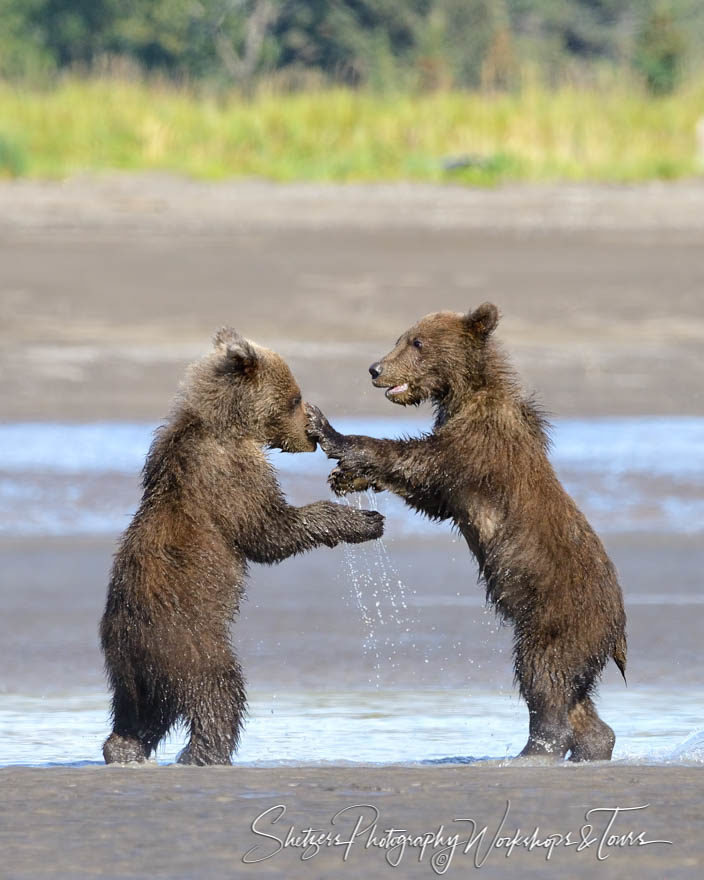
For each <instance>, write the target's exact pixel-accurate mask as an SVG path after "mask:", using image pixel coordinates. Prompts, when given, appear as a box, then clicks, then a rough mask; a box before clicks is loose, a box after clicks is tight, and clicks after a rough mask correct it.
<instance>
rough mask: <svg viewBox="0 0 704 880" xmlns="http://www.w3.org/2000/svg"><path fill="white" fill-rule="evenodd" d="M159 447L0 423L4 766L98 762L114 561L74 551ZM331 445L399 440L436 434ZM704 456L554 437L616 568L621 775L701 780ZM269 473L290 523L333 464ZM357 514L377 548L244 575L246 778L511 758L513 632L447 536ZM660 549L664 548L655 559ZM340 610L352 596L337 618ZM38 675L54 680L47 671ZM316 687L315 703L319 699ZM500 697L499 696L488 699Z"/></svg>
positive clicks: (682, 436)
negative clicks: (102, 646) (626, 646)
mask: <svg viewBox="0 0 704 880" xmlns="http://www.w3.org/2000/svg"><path fill="white" fill-rule="evenodd" d="M152 427H153V426H149V425H144V424H131V423H125V424H121V423H103V424H88V425H51V424H39V423H36V424H24V425H4V426H2V425H0V535H2V536H3V537H4V538H5V544H4V546H5V548H6V549H8V548H11V547H12V546H13V545H15V544H16V545H17V546H20V545H21V547H24V549H20V550H18V551H17V554H16V556H15V557H13V562H12V566H14V568H13V567H12V566H11V565H9V564H8V565H6V566H5V576H4V577H3V576H2V575H0V595H1V596H2V601H3V608H2V614H3V619H4V620H5V621H6V623H5V629H4V630H3V631H2V638H3V641H4V642H5V643H6V645H5V647H6V650H5V652H4V653H3V654H2V656H3V664H4V676H3V682H4V684H3V687H4V688H5V690H6V691H7V693H5V694H0V765H11V764H39V765H46V764H50V763H60V764H66V763H80V762H96V761H100V760H101V751H100V749H101V745H102V742H103V740H104V739H105V736H106V734H107V732H108V727H109V724H108V717H107V706H108V699H107V696H106V694H105V693H103V692H102V691H97V690H96V682H99V681H100V678H99V677H98V675H97V673H95V672H94V670H98V671H99V668H100V658H99V655H98V653H97V649H96V646H95V627H96V624H97V619H98V617H99V614H100V610H99V606H100V604H101V603H102V601H103V595H104V587H105V583H106V580H107V567H108V565H109V552H108V551H107V550H106V553H105V559H104V561H103V560H102V557H100V558H99V554H98V551H96V554H98V555H95V554H94V555H92V556H91V555H90V553H89V552H88V551H87V550H86V549H85V547H84V546H83V545H82V544H81V541H84V540H85V539H86V538H90V539H93V538H95V537H96V536H106V537H109V538H110V539H112V538H113V537H114V536H115V535H116V534H117V533H118V532H119V531H120V530H121V529H122V528H124V527H125V526H126V525H127V523H128V522H129V518H130V515H131V513H132V511H133V510H134V508H135V505H136V503H137V501H138V498H139V471H140V469H141V466H142V464H143V460H144V456H145V454H146V451H147V449H148V446H149V442H150V439H151V433H152ZM338 427H339V428H340V429H342V430H344V431H346V432H356V433H359V432H363V433H369V434H372V435H376V436H399V435H402V434H403V433H406V432H408V433H418V432H420V431H421V430H423V429H424V427H427V424H424V423H422V422H419V421H414V422H404V421H403V420H385V421H355V422H352V421H351V422H340V423H339V424H338ZM702 449H704V419H697V418H663V419H660V418H658V419H647V418H621V419H599V420H588V421H585V420H564V421H559V422H557V424H556V426H555V432H554V447H553V452H552V460H553V462H554V464H555V467H556V469H557V471H558V473H559V475H560V476H561V478H562V479H563V480H564V481H565V483H566V485H567V486H568V488H569V490H570V491H571V492H572V494H573V495H574V496H575V497H576V499H577V501H578V503H579V504H580V506H581V507H582V508H583V509H584V511H585V513H586V514H587V516H588V517H589V518H590V520H591V521H592V522H593V523H594V525H595V526H596V527H597V529H598V530H599V531H601V532H602V533H605V534H606V535H607V537H608V536H609V535H612V536H621V537H619V538H618V539H616V538H615V537H614V539H613V541H612V543H614V544H615V545H616V548H617V549H618V548H621V550H622V552H623V556H622V559H623V565H625V566H626V573H627V578H626V580H625V581H624V589H625V592H626V600H627V603H626V604H627V609H628V614H629V635H632V636H633V639H632V642H631V646H632V650H631V652H630V653H629V664H630V663H631V662H632V665H631V666H629V683H630V685H631V686H630V687H629V688H628V689H624V687H623V684H622V682H621V681H620V679H619V680H618V681H616V682H615V683H614V681H615V679H612V680H611V682H612V683H611V685H609V683H608V674H610V672H613V670H607V676H606V678H607V681H606V683H605V687H604V688H603V689H602V690H603V694H602V696H601V697H600V700H599V707H600V712H601V714H602V715H603V717H604V718H605V719H606V720H607V721H608V722H609V723H610V724H611V725H612V726H613V727H614V729H615V731H616V734H617V744H616V750H615V754H614V756H615V758H616V759H617V760H623V761H635V762H639V763H642V762H663V761H684V762H693V763H702V762H704V730H703V729H702V726H703V724H704V691H702V690H700V689H699V678H698V673H697V667H698V659H699V641H700V633H701V613H702V612H701V608H702V606H703V605H704V591H702V590H701V588H700V587H701V577H700V571H701V565H700V561H701V560H700V555H701V554H699V555H698V551H697V550H696V547H697V546H698V543H699V538H698V536H699V535H701V534H702V533H703V532H704V456H703V455H702ZM271 459H272V462H273V463H274V465H275V466H276V467H277V469H278V470H279V471H280V474H281V480H282V485H283V487H284V489H285V491H286V492H287V494H288V495H289V497H290V499H291V501H292V502H293V503H304V502H306V501H310V500H312V499H314V498H316V497H324V496H326V495H327V489H326V486H325V482H324V481H325V477H326V475H327V473H328V471H329V468H330V463H329V462H328V461H327V460H326V459H325V457H324V456H323V455H322V453H320V452H318V453H316V454H314V455H284V454H281V453H275V452H272V453H271ZM348 503H350V504H354V505H360V504H361V505H363V506H377V505H378V507H379V509H381V510H382V512H384V513H385V514H386V515H387V517H388V522H387V527H386V536H387V538H385V540H384V542H376V543H375V544H373V545H365V546H361V547H350V548H345V549H343V550H341V551H340V554H339V555H338V556H336V555H335V554H334V553H330V552H329V551H326V552H325V553H323V552H321V553H319V554H318V553H316V554H309V555H307V556H305V557H303V558H301V559H298V560H291V561H289V562H287V563H286V565H285V566H281V567H279V568H278V569H276V570H273V569H268V568H262V567H254V568H255V569H257V570H256V571H253V572H252V575H251V578H250V581H251V582H250V585H249V589H248V592H249V593H250V602H249V603H247V607H246V608H244V609H243V612H242V615H241V618H240V622H239V623H238V624H237V627H238V629H237V634H238V639H240V642H239V643H238V650H240V648H241V649H242V651H243V652H244V656H245V657H246V659H247V664H246V668H247V671H248V675H249V676H250V679H251V681H252V687H251V693H250V710H251V714H250V718H249V720H248V723H247V727H246V730H245V734H244V737H243V740H242V744H241V748H240V751H239V753H238V755H237V761H238V763H243V764H249V765H267V764H281V763H286V762H291V763H313V764H318V763H326V762H333V763H344V762H353V763H357V762H361V763H377V762H378V763H408V762H417V761H426V762H433V761H453V760H454V761H459V760H461V761H471V760H476V759H482V758H491V759H497V760H503V759H504V758H505V757H506V756H510V755H514V754H516V753H517V752H518V751H520V749H521V748H522V746H523V744H524V742H525V738H526V732H527V713H526V709H525V706H524V704H523V703H522V702H521V701H520V700H519V699H518V698H517V697H516V696H515V695H514V694H513V691H512V690H511V689H510V657H509V655H510V646H509V644H508V634H507V632H506V631H505V630H503V631H497V625H496V622H495V620H494V617H493V614H492V613H491V612H490V611H487V610H486V609H485V610H484V611H481V609H482V607H483V606H484V599H483V595H482V592H483V591H482V590H481V589H477V588H476V587H475V585H474V584H473V582H472V581H473V573H472V568H471V561H470V560H468V559H465V556H466V548H464V546H463V544H462V542H459V544H458V546H457V560H455V558H454V556H455V544H456V543H457V542H456V540H455V539H454V538H451V537H450V536H449V535H448V528H447V525H446V524H433V523H428V522H427V521H426V520H424V519H423V518H422V517H420V516H417V515H414V514H413V513H412V512H410V511H409V510H407V509H406V508H405V506H404V505H403V504H402V503H401V502H400V501H398V500H397V499H395V498H393V497H389V496H387V495H386V494H384V495H379V496H375V495H360V496H353V497H352V498H350V499H349V501H348ZM655 535H657V537H658V540H659V541H660V543H658V544H653V543H652V541H651V538H652V537H653V536H655ZM624 536H625V537H624ZM693 536H694V538H693ZM49 538H54V539H56V538H59V539H61V540H58V541H57V540H53V541H49V540H48V539H49ZM396 538H397V539H398V540H399V543H397V544H394V543H393V542H394V539H396ZM409 538H410V540H409ZM19 539H22V540H23V541H24V543H22V541H21V540H19ZM36 539H39V540H36ZM421 539H422V540H421ZM427 539H430V540H427ZM683 541H685V543H683ZM619 542H620V543H619ZM624 542H625V543H624ZM629 542H630V543H629ZM651 544H652V546H651ZM86 546H88V544H86ZM91 546H92V545H91ZM101 546H105V547H106V548H107V547H108V544H107V542H103V545H101ZM623 548H626V549H625V550H624V549H623ZM628 548H631V549H628ZM646 551H647V552H646ZM91 552H92V551H91ZM641 557H642V559H641ZM9 558H10V557H9V556H8V560H9ZM6 561H7V560H6ZM397 566H400V567H401V568H402V571H403V573H402V574H399V570H398V569H397ZM409 566H415V567H416V576H414V572H413V570H412V568H409ZM8 572H13V574H11V575H8ZM18 586H19V587H21V588H20V589H18ZM416 586H417V587H418V589H416ZM338 594H339V595H341V596H347V597H348V598H347V603H346V606H345V605H344V603H343V601H342V599H340V598H337V599H336V596H338ZM81 615H82V616H81ZM54 630H56V632H54ZM2 647H3V646H0V653H1V652H2ZM52 652H53V653H52ZM74 655H75V656H74ZM47 657H50V658H51V659H50V661H49V662H50V663H55V664H56V665H57V668H60V670H61V675H58V674H53V671H52V670H47V667H46V664H47ZM280 658H286V660H285V661H284V660H283V659H280ZM282 664H283V665H284V666H285V668H283V669H282V668H281V666H282ZM64 667H65V668H64ZM83 669H89V670H92V671H91V674H90V675H87V676H84V675H83V672H82V670H83ZM331 669H334V670H335V672H334V673H329V670H331ZM32 670H34V671H35V674H33V675H31V676H29V675H28V671H32ZM631 670H632V671H631ZM45 675H46V676H47V677H48V678H50V679H51V683H50V684H47V682H46V681H43V680H42V676H45ZM82 676H83V677H82ZM343 676H344V678H343ZM23 681H37V682H38V684H36V685H33V684H28V685H23V683H22V682H23ZM88 681H90V682H91V683H90V684H89V685H88V686H87V685H86V682H88ZM318 681H320V682H321V683H322V684H321V690H313V689H311V688H315V687H317V683H318ZM495 681H499V682H501V683H502V684H501V685H499V686H496V687H494V686H493V685H494V682H495ZM274 682H279V683H280V684H273V683H274ZM285 683H287V684H288V687H286V684H285ZM414 683H417V684H418V686H417V687H416V688H414V687H413V685H414ZM350 684H351V686H350ZM442 684H444V685H446V686H445V688H444V689H440V688H439V687H437V685H442ZM360 686H362V687H366V689H365V690H359V689H358V688H359V687H360ZM98 687H99V685H98ZM275 687H278V688H279V692H275V691H274V690H273V689H274V688H275ZM331 687H335V688H337V690H330V688H331ZM501 687H503V688H504V689H503V690H502V689H501ZM71 688H73V690H71ZM15 690H16V691H19V692H20V693H18V694H17V693H13V691H15ZM182 745H183V737H182V736H175V737H173V739H172V740H171V741H170V742H168V743H166V744H165V745H164V746H163V747H162V748H161V750H160V752H159V756H158V758H159V760H160V761H162V762H169V761H172V760H173V759H174V757H175V756H176V754H177V753H178V751H179V750H180V748H181V747H182Z"/></svg>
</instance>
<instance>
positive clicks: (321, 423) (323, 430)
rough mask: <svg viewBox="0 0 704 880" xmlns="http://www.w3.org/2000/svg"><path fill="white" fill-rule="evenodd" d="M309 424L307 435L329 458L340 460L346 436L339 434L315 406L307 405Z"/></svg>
mask: <svg viewBox="0 0 704 880" xmlns="http://www.w3.org/2000/svg"><path fill="white" fill-rule="evenodd" d="M306 416H307V417H308V424H307V427H306V434H307V435H308V437H309V438H310V439H311V440H313V441H315V442H316V443H318V444H319V445H320V448H321V449H322V450H323V452H324V453H325V454H326V455H327V457H328V458H339V457H340V455H341V454H342V446H343V441H344V434H340V433H338V432H337V431H336V430H335V429H334V428H333V427H332V425H331V424H330V422H329V421H328V420H327V419H326V418H325V416H324V415H323V413H322V412H321V411H320V409H318V407H317V406H315V404H312V403H306Z"/></svg>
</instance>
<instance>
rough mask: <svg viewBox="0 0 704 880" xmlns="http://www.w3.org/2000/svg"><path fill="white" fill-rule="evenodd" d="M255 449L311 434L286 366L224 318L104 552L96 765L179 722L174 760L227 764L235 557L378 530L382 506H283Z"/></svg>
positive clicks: (150, 742)
mask: <svg viewBox="0 0 704 880" xmlns="http://www.w3.org/2000/svg"><path fill="white" fill-rule="evenodd" d="M263 447H271V448H278V449H282V450H283V451H285V452H312V451H314V450H315V448H316V444H315V442H314V441H313V440H312V439H311V438H310V437H309V436H308V435H307V419H306V413H305V409H304V404H303V402H302V400H301V392H300V390H299V388H298V385H297V384H296V381H295V379H294V378H293V376H292V374H291V371H290V370H289V368H288V366H287V365H286V364H285V363H284V361H283V360H282V359H281V358H280V357H279V356H278V355H277V354H275V353H274V352H273V351H268V350H267V349H265V348H260V347H259V346H257V345H255V344H254V343H251V342H249V341H247V340H246V339H243V338H242V337H241V336H239V335H238V334H237V333H235V332H234V331H232V330H229V329H227V328H225V329H223V330H220V331H219V332H218V333H217V335H216V336H215V340H214V348H213V351H212V352H211V353H210V354H208V355H207V356H206V357H204V358H203V359H202V360H201V361H199V362H197V363H196V364H193V365H192V366H191V368H190V370H189V373H188V376H187V380H186V383H185V387H184V389H183V392H182V395H181V397H180V399H179V401H178V403H177V405H176V407H175V409H174V411H173V413H172V415H171V418H170V419H169V421H168V423H167V424H166V425H165V426H164V427H162V428H160V429H159V430H158V432H157V434H156V437H155V439H154V442H153V443H152V447H151V449H150V451H149V455H148V457H147V461H146V464H145V465H144V475H143V484H144V493H143V496H142V501H141V504H140V506H139V509H138V510H137V513H136V514H135V516H134V519H133V520H132V523H131V524H130V526H129V527H128V529H127V531H126V532H125V534H124V535H123V537H122V540H121V542H120V545H119V547H118V550H117V553H116V555H115V561H114V564H113V569H112V576H111V580H110V585H109V587H108V598H107V606H106V609H105V614H104V615H103V618H102V621H101V625H100V637H101V644H102V648H103V653H104V655H105V667H106V670H107V674H108V679H109V683H110V687H111V689H112V693H113V699H112V714H113V732H112V733H111V734H110V736H109V737H108V739H107V741H106V742H105V745H104V746H103V754H104V756H105V760H106V762H107V763H112V762H127V761H145V760H146V759H147V758H149V756H150V755H151V753H152V752H153V751H154V749H155V748H156V746H157V745H158V743H159V741H160V740H161V739H162V738H163V737H164V736H165V735H166V734H167V733H168V731H169V730H170V729H171V728H172V727H173V726H174V725H175V724H176V723H178V722H185V723H186V724H187V725H188V728H189V732H190V740H189V743H188V746H187V747H186V749H185V750H184V751H183V752H182V753H181V756H180V758H179V761H180V762H181V763H186V764H229V763H230V757H231V753H232V751H233V749H235V748H236V747H237V743H238V739H239V734H240V728H241V725H242V718H243V715H244V711H245V688H244V680H243V677H242V672H241V669H240V666H239V663H238V661H237V658H236V657H235V655H234V653H233V651H232V647H231V644H230V623H231V621H232V618H233V616H234V615H235V614H236V612H237V610H238V607H239V603H240V599H241V598H242V594H243V591H244V580H245V574H246V571H247V564H248V562H250V561H251V562H264V563H273V562H280V561H281V560H282V559H286V558H287V557H288V556H292V555H293V554H294V553H302V552H303V551H305V550H310V549H312V548H313V547H318V546H320V545H323V544H324V545H325V546H327V547H334V546H335V545H337V544H339V543H340V542H342V541H347V542H353V543H356V542H360V541H368V540H370V539H372V538H379V537H381V534H382V532H383V517H382V516H381V515H380V514H378V513H375V512H372V511H360V510H353V509H351V508H349V507H347V506H344V505H341V504H335V503H333V502H331V501H317V502H315V503H314V504H308V505H306V506H305V507H290V506H289V505H288V504H287V503H286V499H285V498H284V496H283V495H282V493H281V490H280V488H279V485H278V483H277V480H276V475H275V472H274V470H273V468H272V467H271V465H270V464H269V462H268V461H267V458H266V456H265V454H264V452H263Z"/></svg>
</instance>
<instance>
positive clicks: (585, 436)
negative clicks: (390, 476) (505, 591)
mask: <svg viewBox="0 0 704 880" xmlns="http://www.w3.org/2000/svg"><path fill="white" fill-rule="evenodd" d="M338 427H339V428H340V429H341V430H343V431H345V432H347V433H367V434H370V435H371V436H401V435H403V434H405V433H411V434H417V433H419V432H420V431H422V430H423V429H424V428H427V427H429V424H428V423H427V422H421V421H418V420H415V421H408V420H403V419H398V420H392V419H388V420H356V421H345V420H341V421H340V422H339V423H338ZM152 431H153V426H151V425H145V424H133V423H111V422H105V423H95V424H81V425H62V424H46V423H25V424H7V425H0V535H3V534H4V535H10V536H12V535H16V536H40V535H56V536H62V535H100V534H112V533H115V532H119V531H121V530H122V529H123V528H124V527H125V525H126V524H127V523H128V521H129V517H130V515H131V513H132V512H133V511H134V509H135V506H136V504H137V501H138V498H139V472H140V470H141V467H142V465H143V463H144V457H145V455H146V452H147V450H148V448H149V443H150V441H151V436H152ZM702 449H704V419H703V418H696V417H679V418H674V417H667V418H644V417H638V418H609V419H590V420H582V419H572V420H559V421H557V422H556V423H555V428H554V432H553V451H552V453H551V457H552V460H553V463H554V465H555V467H556V470H557V472H558V474H559V476H560V477H561V479H562V480H563V481H564V482H565V485H566V486H567V488H568V490H569V491H570V492H571V493H572V494H573V496H574V497H575V499H576V501H577V503H578V504H579V505H580V507H582V509H583V510H584V512H585V513H586V515H587V517H588V518H589V519H590V520H591V521H592V522H593V524H594V525H595V526H596V528H597V529H598V530H599V531H600V532H604V533H609V532H620V533H627V532H646V531H653V532H655V531H657V532H660V533H663V532H669V533H673V534H676V533H680V534H685V533H686V534H693V533H699V532H702V531H704V455H702ZM270 456H271V460H272V463H273V464H274V465H275V467H276V468H277V469H278V470H279V471H280V474H281V478H282V483H283V485H284V488H285V489H286V490H287V492H288V493H289V494H290V497H291V499H292V500H293V501H294V503H299V502H300V501H304V500H309V499H310V498H312V497H315V496H316V495H318V496H319V495H320V493H321V492H326V491H327V490H326V487H325V483H324V481H325V477H326V476H327V473H328V472H329V470H330V463H329V462H328V461H327V459H326V458H325V456H324V455H323V454H322V452H320V451H318V452H317V453H315V454H313V455H285V454H283V453H277V452H271V453H270ZM379 508H380V509H381V510H382V512H384V513H385V514H386V515H387V516H388V517H389V526H388V529H387V531H388V532H396V533H399V534H428V533H432V532H433V531H434V530H437V529H438V528H440V529H444V528H446V527H445V526H443V525H440V526H438V525H437V524H434V523H430V522H428V521H427V520H426V519H424V518H423V517H420V516H417V515H414V514H413V513H412V512H411V511H409V510H408V509H407V508H406V507H405V505H404V504H403V503H402V502H400V501H399V500H398V499H396V498H392V497H388V496H387V495H386V494H384V495H382V496H380V499H379Z"/></svg>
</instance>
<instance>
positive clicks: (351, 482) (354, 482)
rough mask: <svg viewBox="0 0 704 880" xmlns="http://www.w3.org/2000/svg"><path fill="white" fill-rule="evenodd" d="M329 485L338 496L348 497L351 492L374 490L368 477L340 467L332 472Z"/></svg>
mask: <svg viewBox="0 0 704 880" xmlns="http://www.w3.org/2000/svg"><path fill="white" fill-rule="evenodd" d="M328 484H329V486H330V488H331V489H332V491H333V492H334V493H335V494H336V495H348V494H349V493H350V492H365V491H366V490H367V489H371V488H372V484H371V483H370V482H369V480H368V479H367V478H366V477H364V476H362V475H361V474H355V473H353V472H352V471H348V470H345V469H344V468H340V467H336V468H334V470H332V471H331V472H330V476H329V477H328Z"/></svg>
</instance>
